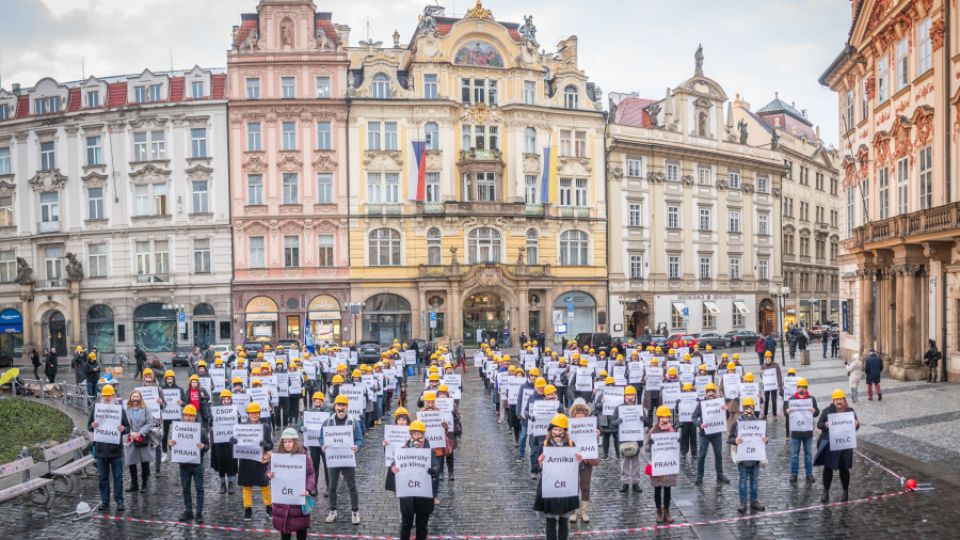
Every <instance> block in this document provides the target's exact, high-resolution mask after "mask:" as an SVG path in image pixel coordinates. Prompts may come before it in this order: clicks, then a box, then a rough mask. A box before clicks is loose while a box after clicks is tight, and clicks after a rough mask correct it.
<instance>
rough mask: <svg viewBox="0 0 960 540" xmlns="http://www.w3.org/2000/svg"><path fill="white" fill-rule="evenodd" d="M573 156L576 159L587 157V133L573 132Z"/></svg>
mask: <svg viewBox="0 0 960 540" xmlns="http://www.w3.org/2000/svg"><path fill="white" fill-rule="evenodd" d="M573 155H574V156H576V157H582V158H585V157H589V156H587V132H586V131H574V132H573Z"/></svg>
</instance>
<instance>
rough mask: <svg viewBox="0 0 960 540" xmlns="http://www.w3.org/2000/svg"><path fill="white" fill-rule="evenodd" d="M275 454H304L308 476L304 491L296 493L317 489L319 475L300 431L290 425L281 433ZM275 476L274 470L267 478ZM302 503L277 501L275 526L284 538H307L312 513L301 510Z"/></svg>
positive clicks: (286, 539)
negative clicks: (301, 438) (315, 471)
mask: <svg viewBox="0 0 960 540" xmlns="http://www.w3.org/2000/svg"><path fill="white" fill-rule="evenodd" d="M273 454H274V455H277V456H279V455H293V456H304V461H306V478H304V487H303V491H301V492H299V493H295V495H298V496H304V497H306V496H307V495H309V494H310V493H311V492H313V491H315V490H316V489H317V475H316V474H315V473H314V464H313V461H312V460H311V458H310V454H309V452H307V449H306V447H304V446H303V443H302V442H301V441H300V433H299V432H298V431H297V430H296V429H294V428H292V427H288V428H286V429H284V430H283V432H282V433H281V434H280V440H279V441H277V445H276V447H275V448H274V449H273ZM273 477H274V472H273V470H270V471H268V472H267V478H268V479H272V478H273ZM301 508H302V506H301V505H300V504H284V503H279V502H278V503H277V504H276V505H275V506H274V508H273V513H272V517H273V520H272V521H273V528H275V529H276V530H277V531H278V532H279V533H280V538H281V539H282V540H290V539H291V538H293V537H294V536H296V537H297V538H298V539H301V538H302V539H306V537H307V529H309V528H310V514H309V513H307V514H304V513H303V512H302V511H301Z"/></svg>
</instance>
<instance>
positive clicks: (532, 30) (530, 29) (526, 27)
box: [520, 15, 537, 43]
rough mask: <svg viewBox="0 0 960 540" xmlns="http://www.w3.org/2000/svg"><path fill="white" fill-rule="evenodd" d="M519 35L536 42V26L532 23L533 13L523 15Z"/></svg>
mask: <svg viewBox="0 0 960 540" xmlns="http://www.w3.org/2000/svg"><path fill="white" fill-rule="evenodd" d="M520 35H521V36H523V37H524V38H526V39H528V40H530V41H532V42H533V43H536V42H537V27H536V26H534V25H533V15H524V16H523V26H521V27H520Z"/></svg>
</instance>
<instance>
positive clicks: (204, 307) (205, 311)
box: [193, 304, 217, 317]
mask: <svg viewBox="0 0 960 540" xmlns="http://www.w3.org/2000/svg"><path fill="white" fill-rule="evenodd" d="M216 314H217V313H216V312H215V311H214V309H213V306H211V305H210V304H197V305H196V306H194V308H193V316H194V317H213V316H214V315H216Z"/></svg>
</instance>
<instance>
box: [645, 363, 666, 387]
mask: <svg viewBox="0 0 960 540" xmlns="http://www.w3.org/2000/svg"><path fill="white" fill-rule="evenodd" d="M646 371H647V385H646V387H645V390H646V391H648V392H656V391H659V390H660V385H661V384H662V383H663V368H662V367H660V366H650V367H648V368H647V369H646Z"/></svg>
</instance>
